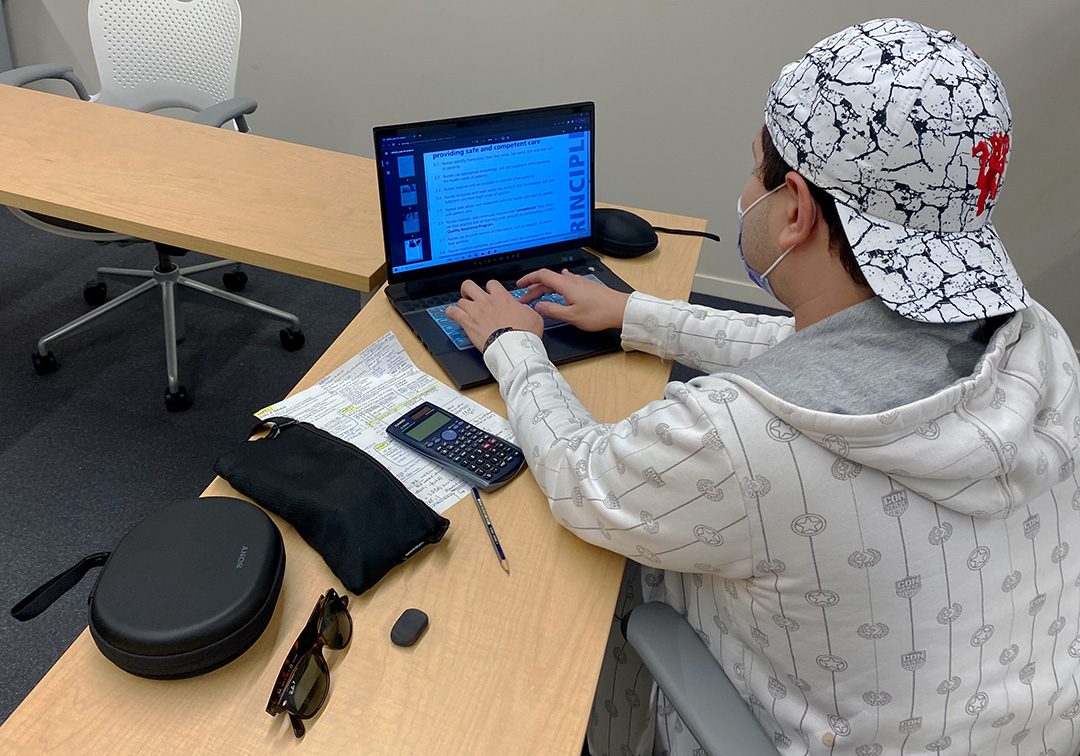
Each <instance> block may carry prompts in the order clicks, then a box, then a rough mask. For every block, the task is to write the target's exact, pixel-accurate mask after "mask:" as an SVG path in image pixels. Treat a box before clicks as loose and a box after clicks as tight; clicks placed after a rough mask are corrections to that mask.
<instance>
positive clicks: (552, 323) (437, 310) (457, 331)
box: [412, 274, 600, 351]
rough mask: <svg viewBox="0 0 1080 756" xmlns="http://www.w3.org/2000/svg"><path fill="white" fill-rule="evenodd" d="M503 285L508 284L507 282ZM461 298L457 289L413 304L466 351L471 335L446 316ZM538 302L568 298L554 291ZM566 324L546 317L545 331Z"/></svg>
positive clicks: (520, 293) (516, 292)
mask: <svg viewBox="0 0 1080 756" xmlns="http://www.w3.org/2000/svg"><path fill="white" fill-rule="evenodd" d="M585 278H591V279H592V280H593V281H599V280H600V279H599V278H597V277H596V276H594V275H592V274H589V275H587V276H585ZM503 285H504V286H506V284H503ZM513 285H514V284H513V282H511V283H510V286H513ZM507 288H509V286H507ZM525 291H526V290H525V289H512V290H511V291H510V293H511V294H512V295H513V296H514V298H515V299H521V297H522V296H523V295H524V294H525ZM460 298H461V295H460V294H459V293H458V292H456V291H455V292H448V293H446V294H441V295H439V296H437V297H427V298H426V299H422V300H413V302H412V304H414V305H418V307H417V309H419V306H422V307H424V309H426V310H427V313H428V315H430V316H431V319H432V320H434V321H435V323H436V324H437V325H438V326H439V328H441V329H442V332H443V333H445V334H446V337H447V338H448V339H450V341H452V342H454V346H455V347H457V348H458V349H459V350H462V351H464V350H465V349H472V348H473V346H472V342H470V341H469V337H468V336H466V335H465V331H463V330H462V329H461V326H459V325H458V324H457V323H455V322H454V321H452V320H451V319H450V318H448V317H446V308H447V307H449V306H450V305H452V304H454V303H455V302H457V301H458V299H460ZM536 302H554V303H555V304H566V300H565V299H563V298H562V295H560V294H555V293H554V292H552V293H550V294H545V295H544V296H542V297H540V298H539V299H538V300H536ZM536 302H531V303H530V304H529V306H530V307H533V306H535V305H536ZM564 325H567V324H566V323H564V322H562V321H561V320H551V319H550V318H544V330H545V331H546V330H548V329H549V328H558V327H559V326H564Z"/></svg>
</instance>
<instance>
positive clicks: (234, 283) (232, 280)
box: [221, 270, 248, 291]
mask: <svg viewBox="0 0 1080 756" xmlns="http://www.w3.org/2000/svg"><path fill="white" fill-rule="evenodd" d="M221 282H222V283H223V284H225V288H226V289H228V290H229V291H243V290H244V287H245V286H247V282H248V277H247V273H245V272H244V271H242V270H230V271H229V272H228V273H224V274H222V276H221Z"/></svg>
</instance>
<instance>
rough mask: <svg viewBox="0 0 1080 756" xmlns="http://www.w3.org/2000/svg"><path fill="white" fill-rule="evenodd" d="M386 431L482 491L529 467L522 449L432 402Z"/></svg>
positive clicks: (412, 412)
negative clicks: (526, 464)
mask: <svg viewBox="0 0 1080 756" xmlns="http://www.w3.org/2000/svg"><path fill="white" fill-rule="evenodd" d="M386 432H387V433H389V434H390V436H392V437H393V438H396V439H397V440H398V441H401V442H402V443H403V444H405V445H406V446H408V447H409V448H410V449H413V450H414V451H416V452H418V453H419V454H422V455H423V456H425V457H427V458H428V459H432V460H434V461H435V462H438V463H439V464H440V465H442V466H443V467H445V468H446V469H448V470H450V471H451V472H452V473H454V474H455V475H457V476H458V477H460V478H462V479H464V480H465V481H466V482H467V483H468V484H469V485H472V486H476V487H477V488H479V489H480V490H481V491H491V490H492V489H495V488H498V487H499V486H501V485H503V484H505V483H507V482H509V480H510V479H511V478H513V477H514V476H515V475H517V473H518V472H519V471H520V470H521V468H522V467H524V466H525V455H523V454H522V453H521V449H519V448H518V447H516V446H514V445H513V444H511V443H510V442H508V441H503V440H502V439H501V438H499V437H498V436H495V435H493V434H491V433H488V432H487V431H485V430H481V429H480V428H477V427H476V426H475V425H473V424H472V423H469V422H466V421H465V420H462V419H461V418H460V417H458V416H457V415H454V414H452V413H450V412H449V411H447V410H444V409H442V408H441V407H437V406H435V405H434V404H432V403H431V402H424V403H423V404H421V405H418V406H416V407H413V408H412V409H411V410H409V411H408V412H406V413H405V414H404V415H402V416H401V417H399V418H398V419H397V420H395V421H394V422H393V423H391V424H390V427H388V428H387V429H386Z"/></svg>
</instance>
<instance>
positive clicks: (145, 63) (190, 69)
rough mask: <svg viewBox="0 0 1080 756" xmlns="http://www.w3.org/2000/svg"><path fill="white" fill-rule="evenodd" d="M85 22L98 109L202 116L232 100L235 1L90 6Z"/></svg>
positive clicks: (134, 0)
mask: <svg viewBox="0 0 1080 756" xmlns="http://www.w3.org/2000/svg"><path fill="white" fill-rule="evenodd" d="M88 15H89V25H90V42H91V45H92V46H93V49H94V60H95V62H96V63H97V68H98V74H99V76H100V78H101V92H100V93H99V94H98V95H97V96H96V97H95V98H94V99H95V100H97V101H98V102H101V103H104V104H106V105H115V106H118V107H122V108H129V109H132V110H141V111H144V112H149V111H153V110H159V109H162V108H188V109H195V110H201V109H203V108H206V107H208V106H210V105H214V104H215V103H219V102H222V101H223V100H227V99H229V98H230V97H232V96H233V93H234V90H235V86H236V66H237V59H238V57H239V53H240V4H239V2H238V0H90V7H89V12H88Z"/></svg>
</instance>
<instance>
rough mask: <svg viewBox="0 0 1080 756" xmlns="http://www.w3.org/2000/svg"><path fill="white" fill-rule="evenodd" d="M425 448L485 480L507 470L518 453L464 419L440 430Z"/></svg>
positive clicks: (428, 439) (427, 442)
mask: <svg viewBox="0 0 1080 756" xmlns="http://www.w3.org/2000/svg"><path fill="white" fill-rule="evenodd" d="M424 446H425V447H426V448H428V449H431V450H432V451H434V452H436V453H438V454H440V455H442V456H443V457H445V458H446V459H448V460H450V461H451V462H455V463H456V464H459V465H461V466H462V467H464V468H465V469H466V470H468V471H469V472H471V473H473V474H474V475H477V476H479V477H481V478H483V479H484V480H490V479H491V478H492V477H494V475H495V474H496V473H498V472H499V471H500V470H502V469H503V468H504V467H506V465H507V463H508V462H510V461H511V460H512V459H513V458H514V456H515V454H516V451H517V450H516V449H515V448H514V447H512V446H511V445H510V444H508V443H506V442H505V441H503V440H502V439H501V438H499V437H498V436H494V435H492V434H490V433H487V432H486V431H483V430H481V429H479V428H477V427H476V426H473V425H469V424H468V423H466V422H465V421H464V420H455V421H453V422H451V423H448V424H447V425H445V426H444V427H442V428H440V429H439V430H438V431H436V432H435V433H433V434H431V436H429V437H428V438H427V439H426V440H425V441H424Z"/></svg>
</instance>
